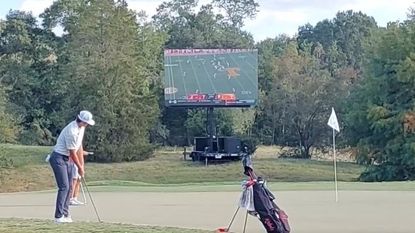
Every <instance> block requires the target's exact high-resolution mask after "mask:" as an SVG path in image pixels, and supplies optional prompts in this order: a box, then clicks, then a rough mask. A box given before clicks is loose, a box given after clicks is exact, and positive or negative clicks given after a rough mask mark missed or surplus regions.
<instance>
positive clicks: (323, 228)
mask: <svg viewBox="0 0 415 233" xmlns="http://www.w3.org/2000/svg"><path fill="white" fill-rule="evenodd" d="M275 194H276V196H277V199H278V204H279V205H280V207H282V208H283V209H285V210H286V212H287V213H288V215H289V220H290V224H291V226H292V229H293V231H292V232H295V233H313V232H316V233H317V232H318V233H322V232H324V233H332V232H345V233H346V232H347V233H353V232H355V233H358V232H359V233H360V232H366V233H371V232H373V233H375V232H376V233H382V232H384V233H390V232H394V233H401V232H402V233H409V232H414V228H413V224H414V223H413V219H414V216H415V192H414V191H402V192H400V191H340V192H339V202H338V203H336V202H335V201H334V193H333V192H331V191H283V192H278V193H275ZM92 196H93V198H94V201H95V204H96V206H97V209H98V212H99V214H100V217H101V219H102V220H103V221H106V222H122V223H132V224H149V225H160V226H174V227H185V228H199V229H207V230H215V229H217V228H218V227H226V226H227V225H228V223H229V221H230V219H231V217H232V215H233V213H234V212H235V210H236V208H237V203H238V200H239V196H240V193H239V192H199V193H196V192H190V193H177V192H175V193H162V192H158V193H150V192H96V193H94V192H93V193H92ZM55 197H56V194H55V193H36V192H34V193H12V194H0V218H8V217H17V218H40V219H51V220H52V218H53V212H54V201H55ZM88 201H89V200H88ZM71 214H72V218H73V219H74V221H96V216H95V213H94V210H93V207H92V205H91V204H90V202H88V204H87V205H86V206H77V207H72V208H71ZM244 215H245V212H244V211H243V210H242V209H241V210H240V211H239V214H238V215H237V217H236V220H235V222H234V225H233V227H232V228H231V229H232V231H233V232H242V228H243V220H244ZM247 232H249V233H260V232H261V233H263V232H264V229H263V228H262V226H261V224H260V222H259V221H258V220H257V219H255V218H254V217H251V216H249V217H248V223H247Z"/></svg>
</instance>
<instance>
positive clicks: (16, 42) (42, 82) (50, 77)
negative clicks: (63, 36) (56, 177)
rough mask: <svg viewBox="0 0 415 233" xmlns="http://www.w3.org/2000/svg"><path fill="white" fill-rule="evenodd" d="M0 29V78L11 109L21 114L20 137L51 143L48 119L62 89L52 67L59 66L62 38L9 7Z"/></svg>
mask: <svg viewBox="0 0 415 233" xmlns="http://www.w3.org/2000/svg"><path fill="white" fill-rule="evenodd" d="M2 24H3V27H2V30H1V31H0V53H1V56H2V60H1V63H0V82H1V83H2V84H3V85H4V87H5V90H6V93H7V96H8V98H9V99H10V102H11V111H13V114H15V115H17V116H19V118H21V122H20V123H21V125H22V127H23V131H22V134H21V135H20V139H19V141H20V142H21V143H24V144H40V145H50V144H51V143H52V141H53V137H52V135H51V131H50V130H54V128H55V127H54V124H53V123H52V121H51V119H52V118H53V117H54V115H55V114H54V113H55V112H57V111H59V110H60V108H61V100H62V98H64V97H63V96H61V95H60V91H61V90H62V88H61V86H60V84H61V83H60V82H59V80H58V79H57V78H56V76H55V71H56V70H58V69H59V63H58V62H57V61H58V55H59V52H58V51H59V48H60V46H61V41H60V40H59V39H58V38H56V37H55V36H54V35H53V34H52V33H50V32H48V31H45V30H43V29H42V28H39V27H38V26H37V21H36V19H35V18H34V17H33V16H32V15H31V14H28V13H25V12H21V11H11V12H10V13H9V14H8V15H7V16H6V21H4V22H3V23H2Z"/></svg>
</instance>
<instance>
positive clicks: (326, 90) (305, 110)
mask: <svg viewBox="0 0 415 233" xmlns="http://www.w3.org/2000/svg"><path fill="white" fill-rule="evenodd" d="M341 88H342V85H340V82H339V81H338V80H336V79H334V78H333V77H332V76H331V75H330V73H329V72H328V71H327V70H326V69H324V68H323V67H322V66H321V64H320V62H319V59H318V56H317V55H316V54H312V52H311V46H309V47H308V48H307V49H305V50H298V49H297V44H296V43H290V44H289V45H288V47H287V48H286V49H285V51H284V52H283V54H282V55H281V56H280V57H277V58H275V60H274V67H273V81H272V84H271V91H270V92H269V94H268V95H267V96H266V97H265V99H264V101H263V104H264V109H265V114H266V115H267V116H269V117H270V119H271V122H272V128H271V129H272V133H273V135H274V139H273V140H274V141H275V137H276V136H277V135H278V136H279V138H282V140H283V141H284V142H286V143H287V144H288V145H296V146H298V147H299V148H300V149H301V153H300V154H299V155H297V156H298V157H300V158H310V156H311V154H310V148H311V147H312V146H315V145H319V144H320V145H321V144H324V140H322V139H323V137H324V136H327V134H326V132H328V131H327V127H326V122H327V116H328V115H329V113H330V109H331V107H332V106H334V104H335V101H336V98H338V97H340V96H341Z"/></svg>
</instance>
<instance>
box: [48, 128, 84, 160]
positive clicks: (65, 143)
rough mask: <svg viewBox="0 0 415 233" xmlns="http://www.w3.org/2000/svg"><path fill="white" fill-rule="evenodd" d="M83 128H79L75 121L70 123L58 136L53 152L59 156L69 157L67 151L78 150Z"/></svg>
mask: <svg viewBox="0 0 415 233" xmlns="http://www.w3.org/2000/svg"><path fill="white" fill-rule="evenodd" d="M84 132H85V127H79V126H78V123H76V121H72V122H71V123H69V124H68V125H67V126H66V127H65V128H63V130H62V132H61V133H60V134H59V137H58V140H57V141H56V145H55V147H54V148H53V150H54V151H55V152H57V153H59V154H62V155H66V156H69V150H78V149H79V148H80V147H81V145H82V140H83V138H84Z"/></svg>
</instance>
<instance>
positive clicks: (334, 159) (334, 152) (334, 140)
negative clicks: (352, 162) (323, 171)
mask: <svg viewBox="0 0 415 233" xmlns="http://www.w3.org/2000/svg"><path fill="white" fill-rule="evenodd" d="M333 161H334V186H335V190H336V191H335V192H336V202H338V201H339V195H338V192H337V165H336V161H337V159H336V132H335V131H334V129H333Z"/></svg>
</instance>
